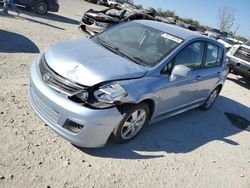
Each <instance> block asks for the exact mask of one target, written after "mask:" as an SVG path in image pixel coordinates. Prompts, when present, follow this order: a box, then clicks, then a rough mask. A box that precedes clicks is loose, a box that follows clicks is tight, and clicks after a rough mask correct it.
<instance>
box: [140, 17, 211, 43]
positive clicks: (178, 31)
mask: <svg viewBox="0 0 250 188" xmlns="http://www.w3.org/2000/svg"><path fill="white" fill-rule="evenodd" d="M135 22H137V23H141V24H144V25H147V26H149V27H153V28H156V29H158V30H161V31H164V32H166V33H169V34H172V35H174V36H176V37H178V38H181V39H183V40H186V39H189V38H193V37H197V36H198V37H204V38H206V37H205V36H202V35H200V34H198V33H195V32H193V31H190V30H188V29H184V28H181V27H178V26H175V25H170V24H166V23H162V22H157V21H151V20H136V21H135Z"/></svg>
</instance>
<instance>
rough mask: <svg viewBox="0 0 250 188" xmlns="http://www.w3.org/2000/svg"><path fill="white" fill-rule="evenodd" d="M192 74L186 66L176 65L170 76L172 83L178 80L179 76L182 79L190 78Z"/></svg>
mask: <svg viewBox="0 0 250 188" xmlns="http://www.w3.org/2000/svg"><path fill="white" fill-rule="evenodd" d="M190 73H191V69H190V68H188V67H186V66H184V65H176V66H174V68H173V70H172V73H171V76H170V82H172V81H174V80H176V78H177V77H178V76H180V77H185V78H186V77H188V76H189V75H190Z"/></svg>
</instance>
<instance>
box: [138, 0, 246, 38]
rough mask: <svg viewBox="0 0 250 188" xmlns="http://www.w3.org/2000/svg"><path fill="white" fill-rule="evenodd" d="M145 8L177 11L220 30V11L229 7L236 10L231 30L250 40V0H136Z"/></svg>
mask: <svg viewBox="0 0 250 188" xmlns="http://www.w3.org/2000/svg"><path fill="white" fill-rule="evenodd" d="M134 3H135V4H142V5H143V7H144V8H148V7H154V8H162V9H168V10H172V11H175V14H177V15H178V16H180V17H183V18H192V19H195V20H197V21H199V22H200V23H201V24H202V25H208V26H210V27H213V28H219V25H218V10H219V9H220V8H221V7H224V6H227V7H229V8H231V9H233V10H235V15H234V16H235V23H234V25H233V27H232V28H231V30H232V31H233V32H234V31H235V29H236V28H237V26H238V25H240V26H239V28H238V30H237V32H236V35H241V36H243V37H246V38H249V39H250V0H134Z"/></svg>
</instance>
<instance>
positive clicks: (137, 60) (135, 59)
mask: <svg viewBox="0 0 250 188" xmlns="http://www.w3.org/2000/svg"><path fill="white" fill-rule="evenodd" d="M96 38H97V40H98V42H99V43H100V44H101V45H102V46H104V47H105V48H107V49H109V50H110V51H112V52H114V53H115V54H117V55H120V56H122V57H125V58H127V59H129V60H131V61H133V62H134V63H136V64H139V65H143V66H147V64H146V63H144V61H143V60H142V59H141V58H139V57H135V56H131V55H129V54H127V53H126V52H124V51H123V50H121V49H120V48H118V47H115V46H113V45H111V44H109V43H107V42H104V41H103V40H101V39H100V38H99V37H98V36H97V37H96Z"/></svg>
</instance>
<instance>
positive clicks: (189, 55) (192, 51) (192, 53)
mask: <svg viewBox="0 0 250 188" xmlns="http://www.w3.org/2000/svg"><path fill="white" fill-rule="evenodd" d="M203 49H204V43H203V42H195V43H193V44H191V45H189V46H187V47H186V48H185V49H184V50H182V51H181V52H180V53H179V54H178V55H177V56H176V57H175V63H174V64H175V65H185V66H186V67H188V68H190V69H192V70H195V69H199V68H200V66H201V62H202V56H203Z"/></svg>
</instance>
